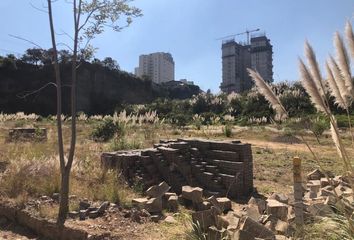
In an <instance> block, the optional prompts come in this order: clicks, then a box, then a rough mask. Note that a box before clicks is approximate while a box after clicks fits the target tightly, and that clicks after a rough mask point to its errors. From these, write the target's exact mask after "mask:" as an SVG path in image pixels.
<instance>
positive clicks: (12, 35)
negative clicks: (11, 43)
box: [9, 34, 44, 49]
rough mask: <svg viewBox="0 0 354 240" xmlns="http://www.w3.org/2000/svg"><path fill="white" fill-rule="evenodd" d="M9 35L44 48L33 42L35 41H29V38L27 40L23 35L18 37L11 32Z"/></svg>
mask: <svg viewBox="0 0 354 240" xmlns="http://www.w3.org/2000/svg"><path fill="white" fill-rule="evenodd" d="M9 36H10V37H13V38H16V39H19V40H22V41H25V42H28V43H30V44H32V45H34V46H36V47H38V48H40V49H44V48H42V47H41V46H40V45H38V44H37V43H35V42H33V41H31V40H28V39H26V38H23V37H20V36H16V35H12V34H9Z"/></svg>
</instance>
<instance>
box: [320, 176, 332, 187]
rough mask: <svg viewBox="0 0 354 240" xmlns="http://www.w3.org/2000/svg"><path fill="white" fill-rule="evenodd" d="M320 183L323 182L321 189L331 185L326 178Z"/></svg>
mask: <svg viewBox="0 0 354 240" xmlns="http://www.w3.org/2000/svg"><path fill="white" fill-rule="evenodd" d="M320 182H321V188H324V187H326V186H328V185H329V184H330V183H329V181H328V179H327V178H326V177H323V178H321V179H320Z"/></svg>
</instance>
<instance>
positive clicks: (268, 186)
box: [0, 126, 354, 240]
mask: <svg viewBox="0 0 354 240" xmlns="http://www.w3.org/2000/svg"><path fill="white" fill-rule="evenodd" d="M0 128H1V134H0V138H4V137H5V136H6V129H7V128H5V127H1V126H0ZM89 128H91V127H90V126H89ZM87 132H88V131H87V127H82V126H81V127H79V139H78V143H79V144H78V153H77V156H78V157H80V158H87V156H86V155H85V154H87V153H86V152H87V150H85V149H87V147H88V148H89V150H90V151H91V152H96V153H94V154H92V156H93V157H95V158H97V157H98V156H99V152H100V151H102V150H103V149H105V146H100V145H97V144H94V143H91V142H89V141H88V140H85V139H87ZM49 134H50V136H49V137H50V138H51V139H50V141H49V143H48V144H43V145H39V144H37V145H36V147H37V148H38V149H36V153H32V152H31V151H30V150H31V148H30V147H29V146H28V145H24V146H25V148H24V150H23V151H28V153H27V152H26V153H25V154H27V155H29V156H31V157H38V156H37V155H39V154H40V152H43V151H47V152H50V153H51V154H52V153H55V150H53V147H54V146H55V142H54V140H53V139H54V135H55V134H54V133H53V130H51V131H49ZM162 136H163V138H170V139H173V138H185V137H202V138H209V139H220V140H225V139H227V140H241V141H242V142H247V143H250V144H252V152H253V159H254V187H255V188H256V189H257V191H258V192H259V193H260V194H263V195H265V196H267V195H270V194H271V193H272V192H275V191H276V192H283V193H290V192H291V191H292V159H293V158H294V157H295V156H299V157H300V158H301V159H302V160H303V172H304V174H306V173H307V172H309V171H312V170H313V169H315V168H318V167H319V164H321V166H322V167H324V168H325V169H328V170H331V171H334V172H335V173H340V172H341V163H340V162H338V160H337V159H338V157H337V153H336V150H335V148H334V147H333V144H332V141H331V138H330V137H329V136H328V134H324V136H322V137H321V139H320V140H321V143H320V144H318V143H317V141H316V140H315V138H314V137H313V136H311V135H306V136H305V138H306V141H308V143H309V145H310V146H311V148H312V150H313V151H314V152H315V153H316V154H317V155H318V157H319V159H321V162H317V161H316V160H315V158H314V157H313V156H312V155H311V153H310V151H309V149H308V147H307V146H306V145H305V144H303V143H293V142H287V141H286V138H278V137H279V136H283V133H282V131H281V130H278V129H276V128H271V127H251V128H250V127H234V129H233V135H232V137H231V138H226V137H225V136H223V134H222V130H221V127H210V128H206V129H202V130H200V131H196V130H179V131H178V132H177V131H176V132H174V131H169V132H168V131H165V130H161V133H160V132H156V133H154V135H152V137H153V138H152V139H149V140H148V141H147V140H146V142H147V143H146V144H145V145H143V146H142V147H149V146H150V145H151V144H152V143H153V142H156V141H158V139H160V138H162ZM279 139H280V140H282V139H285V140H284V142H281V141H279ZM0 141H2V139H0ZM345 143H346V145H347V146H350V143H348V141H347V140H346V141H345ZM27 148H28V149H27ZM13 149H15V147H14V146H13V145H12V146H11V147H8V146H6V144H3V143H1V144H0V157H1V158H3V159H5V160H6V158H10V157H11V156H14V155H15V153H16V152H14V150H13ZM348 150H349V153H350V154H351V155H353V154H354V148H350V147H348ZM16 151H18V149H16ZM1 152H2V153H1ZM23 153H24V152H23ZM5 154H8V155H9V156H6V155H5ZM10 155H11V156H10ZM21 156H24V154H22V155H21ZM39 156H40V155H39ZM90 157H91V155H90ZM1 160H2V159H0V162H1ZM0 170H1V166H0ZM0 172H1V171H0ZM186 215H187V214H184V213H183V214H180V215H177V216H175V218H176V219H177V223H176V224H174V225H170V224H166V223H159V224H156V223H152V222H149V223H144V224H139V223H136V222H132V221H130V220H127V219H126V218H124V217H123V216H122V213H119V212H116V213H110V214H109V215H107V216H105V217H103V218H98V219H95V220H91V219H90V220H86V221H75V223H74V224H75V225H79V226H80V227H83V228H85V229H89V230H90V231H93V232H97V233H99V232H106V231H110V232H111V233H112V235H115V236H116V237H117V239H118V238H119V239H144V240H148V239H183V238H185V230H186V228H188V226H187V225H188V218H187V217H186ZM0 220H1V219H0ZM72 221H73V220H69V221H68V224H73V222H72ZM1 239H37V238H36V237H35V236H34V235H31V233H30V232H28V231H26V230H24V229H22V228H19V227H18V226H14V225H13V224H11V223H8V222H6V223H5V222H2V223H1V221H0V240H1Z"/></svg>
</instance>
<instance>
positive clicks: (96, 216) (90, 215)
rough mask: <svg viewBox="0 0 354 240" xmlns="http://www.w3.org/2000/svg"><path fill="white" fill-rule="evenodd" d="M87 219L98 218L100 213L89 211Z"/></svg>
mask: <svg viewBox="0 0 354 240" xmlns="http://www.w3.org/2000/svg"><path fill="white" fill-rule="evenodd" d="M88 216H89V218H98V217H99V216H100V213H99V212H98V211H97V210H96V211H91V212H89V213H88Z"/></svg>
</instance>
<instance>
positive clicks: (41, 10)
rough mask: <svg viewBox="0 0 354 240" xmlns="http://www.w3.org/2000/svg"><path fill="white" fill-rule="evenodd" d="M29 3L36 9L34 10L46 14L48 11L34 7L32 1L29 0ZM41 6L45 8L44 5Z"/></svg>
mask: <svg viewBox="0 0 354 240" xmlns="http://www.w3.org/2000/svg"><path fill="white" fill-rule="evenodd" d="M29 4H30V5H31V7H33V8H34V9H36V10H38V11H40V12H42V13H45V14H48V11H45V10H43V9H41V8H39V7H36V6H35V5H34V4H33V3H31V2H30V3H29ZM43 8H45V7H44V6H43Z"/></svg>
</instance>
